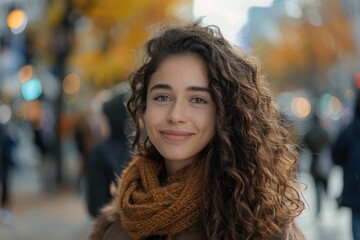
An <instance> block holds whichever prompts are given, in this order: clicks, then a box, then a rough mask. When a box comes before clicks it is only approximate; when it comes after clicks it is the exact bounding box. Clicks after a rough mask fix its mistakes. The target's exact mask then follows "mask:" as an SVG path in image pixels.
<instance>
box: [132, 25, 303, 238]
mask: <svg viewBox="0 0 360 240" xmlns="http://www.w3.org/2000/svg"><path fill="white" fill-rule="evenodd" d="M188 53H191V54H197V55H199V56H200V57H201V58H202V59H203V61H204V62H205V66H206V68H207V76H208V80H209V89H210V94H211V97H212V99H213V101H214V102H215V104H216V111H217V114H216V129H215V136H214V137H213V139H212V140H211V141H210V143H209V144H208V146H207V147H206V149H205V157H204V160H203V163H202V164H203V171H204V172H203V175H204V190H203V196H204V197H203V203H204V209H203V210H204V212H203V218H202V221H203V224H204V229H205V232H206V237H207V239H212V240H215V239H216V240H218V239H231V240H235V239H275V238H278V237H280V238H281V236H282V235H283V234H284V229H285V228H286V226H287V225H288V224H289V223H291V222H292V221H293V220H294V218H295V217H296V216H298V215H299V214H300V213H301V212H302V210H303V208H304V204H303V202H302V200H301V197H300V194H299V190H298V184H297V181H296V179H295V177H294V175H295V167H296V164H297V160H298V155H297V153H296V151H295V148H294V146H293V144H292V143H289V140H288V136H289V134H288V132H287V130H286V129H285V128H284V126H283V124H282V123H281V118H280V114H279V111H278V110H277V107H276V105H275V104H274V100H273V98H272V95H271V93H270V91H269V88H268V87H267V84H266V82H265V81H263V78H262V77H260V76H259V74H258V69H257V64H256V62H255V61H254V59H253V57H251V56H250V55H249V54H246V53H244V52H242V51H241V49H239V48H238V47H236V46H235V45H233V44H231V43H229V42H228V41H227V40H226V39H225V38H224V37H223V36H222V34H221V32H220V30H219V28H218V27H216V26H213V25H211V26H206V27H203V26H201V24H200V23H199V22H195V23H192V24H189V25H185V26H177V27H168V28H166V29H165V30H163V31H162V32H161V33H160V34H158V35H157V36H155V37H153V38H152V39H151V40H149V41H148V42H147V44H146V56H147V57H146V58H145V62H144V64H143V65H142V66H141V67H140V68H139V69H138V70H137V71H136V72H135V73H134V74H133V75H132V76H131V77H130V85H131V90H132V95H131V97H130V99H129V101H128V105H127V106H128V110H129V112H130V114H131V116H132V118H133V120H134V123H135V128H136V132H135V136H134V139H133V150H135V151H136V152H137V153H138V154H140V155H143V156H145V157H148V158H150V159H162V157H161V155H160V154H159V153H158V151H157V150H156V149H155V147H154V146H153V145H152V144H151V142H150V141H149V139H148V138H147V137H146V135H144V134H143V124H144V123H143V115H144V113H145V110H146V97H147V88H148V84H149V80H150V77H151V75H152V74H153V73H154V72H155V71H156V69H157V68H158V66H159V64H160V63H161V62H162V61H163V60H164V59H165V58H166V57H168V56H170V55H174V54H188Z"/></svg>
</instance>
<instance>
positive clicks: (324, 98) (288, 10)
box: [0, 0, 360, 240]
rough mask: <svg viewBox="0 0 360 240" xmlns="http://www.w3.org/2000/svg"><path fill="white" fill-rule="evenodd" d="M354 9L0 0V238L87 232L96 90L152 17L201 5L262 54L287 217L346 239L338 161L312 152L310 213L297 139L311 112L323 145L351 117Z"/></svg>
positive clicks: (317, 1) (104, 130)
mask: <svg viewBox="0 0 360 240" xmlns="http://www.w3.org/2000/svg"><path fill="white" fill-rule="evenodd" d="M359 12H360V2H359V1H358V0H242V1H239V0H141V1H140V0H122V1H118V0H92V1H86V0H2V1H1V2H0V125H1V127H4V129H6V132H7V133H8V135H9V137H10V138H11V139H12V140H13V142H14V144H13V147H12V148H11V151H10V150H9V151H10V152H11V156H12V160H13V167H12V168H10V170H9V194H10V198H9V202H8V203H6V204H4V205H1V206H0V239H1V240H3V239H4V240H22V239H24V240H33V239H34V240H42V239H44V240H47V239H52V240H54V239H55V240H56V239H69V240H72V239H74V240H79V239H86V238H87V236H88V234H89V231H90V229H91V226H92V223H93V220H92V219H91V217H90V215H89V214H88V211H87V207H86V205H85V199H84V195H85V194H84V183H85V180H86V175H87V164H88V161H87V160H88V156H89V153H90V152H91V151H92V150H93V148H94V146H95V145H96V143H98V142H99V141H101V140H103V139H105V138H107V137H108V136H109V125H108V123H107V121H106V119H105V117H104V114H103V112H102V106H103V104H104V102H106V101H108V100H109V99H111V98H112V97H114V96H116V95H117V94H119V92H124V91H127V85H126V84H125V82H126V80H127V79H128V76H129V74H130V73H131V72H132V70H133V69H135V68H136V66H137V65H138V64H139V62H138V61H139V60H138V59H139V57H140V56H142V54H143V49H142V46H143V44H144V43H145V41H146V40H147V39H148V38H149V37H150V36H151V35H152V34H153V33H154V31H153V30H154V27H155V26H157V25H158V24H160V23H162V22H163V21H168V22H172V21H180V22H181V21H189V20H194V19H199V18H201V17H203V18H202V22H203V24H204V25H209V24H215V25H217V26H219V27H220V29H221V30H222V32H223V34H224V37H225V38H227V39H228V40H229V41H231V42H232V43H234V44H235V45H237V46H239V47H240V48H242V49H243V50H244V51H245V52H249V53H252V54H254V55H255V56H256V57H257V58H258V59H259V63H261V68H260V70H261V73H262V74H263V75H264V76H265V77H266V79H267V81H268V83H269V86H270V88H271V89H272V91H273V93H274V97H275V100H276V103H277V104H278V106H279V110H280V112H281V115H282V117H283V118H284V121H286V122H288V123H289V126H290V128H289V130H290V132H291V133H292V136H291V139H289V140H291V141H292V142H294V143H295V144H297V146H299V151H300V154H301V159H300V162H299V169H298V178H299V180H300V181H302V182H303V183H305V186H306V189H305V190H304V192H303V197H304V201H305V202H306V209H305V211H304V212H303V213H302V214H301V215H300V216H299V217H298V218H297V222H298V223H299V226H300V227H301V229H302V230H303V231H304V233H305V234H306V236H307V238H308V239H309V240H352V237H351V225H350V221H351V220H350V219H351V218H350V217H351V216H350V212H349V209H346V208H338V205H337V202H336V199H337V197H339V195H340V193H341V189H342V169H341V168H340V167H338V166H334V165H332V164H331V159H330V158H329V156H328V155H326V154H325V153H321V158H322V159H323V160H324V161H322V162H323V163H325V165H324V166H322V167H321V170H322V171H325V174H326V175H328V191H327V194H326V195H322V197H321V203H322V204H321V211H320V213H319V214H318V215H317V214H316V209H317V205H316V199H317V195H316V187H315V183H314V176H313V175H312V174H311V171H310V169H311V167H310V166H311V161H312V160H311V158H310V156H311V153H309V151H308V150H307V149H306V148H307V146H306V145H305V144H304V139H305V136H306V135H307V133H309V132H311V130H310V129H312V128H311V127H312V126H313V122H312V119H313V118H314V117H317V119H319V125H320V126H321V127H322V128H323V129H324V131H325V132H326V134H327V136H328V143H327V145H326V149H327V150H328V152H329V150H330V149H331V146H332V144H333V143H334V141H335V140H336V138H337V136H338V134H339V131H340V130H341V129H342V128H344V127H345V126H347V125H348V124H349V123H350V122H351V120H352V118H353V107H354V106H353V102H354V98H355V93H356V92H357V91H359V89H360V48H359V45H360V14H359ZM120 114H125V113H123V112H122V113H120ZM0 144H3V143H0ZM9 149H10V148H9ZM325 159H326V161H325ZM0 168H1V170H3V169H5V167H4V166H0ZM0 190H1V191H2V190H3V189H1V188H0Z"/></svg>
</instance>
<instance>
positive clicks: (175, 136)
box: [160, 130, 193, 142]
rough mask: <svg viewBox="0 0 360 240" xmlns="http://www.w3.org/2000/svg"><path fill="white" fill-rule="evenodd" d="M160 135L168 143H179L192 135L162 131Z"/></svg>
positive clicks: (182, 132)
mask: <svg viewBox="0 0 360 240" xmlns="http://www.w3.org/2000/svg"><path fill="white" fill-rule="evenodd" d="M160 133H161V135H162V136H163V137H164V138H165V139H166V140H168V141H174V142H180V141H184V140H186V139H188V138H190V137H191V136H192V135H193V133H190V132H184V131H173V130H162V131H160Z"/></svg>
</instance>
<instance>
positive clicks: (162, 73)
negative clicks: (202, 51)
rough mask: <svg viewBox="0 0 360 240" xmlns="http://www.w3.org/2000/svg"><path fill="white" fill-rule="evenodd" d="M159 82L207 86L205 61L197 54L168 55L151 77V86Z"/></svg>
mask: <svg viewBox="0 0 360 240" xmlns="http://www.w3.org/2000/svg"><path fill="white" fill-rule="evenodd" d="M157 83H166V84H177V85H181V84H182V85H201V86H207V85H208V83H209V81H208V76H207V69H206V66H205V62H204V60H203V59H202V58H201V57H200V56H198V55H196V54H181V55H171V56H168V57H166V58H165V59H164V60H162V61H161V63H160V64H159V66H158V68H157V69H156V71H155V72H154V73H153V74H152V76H151V77H150V82H149V86H151V85H153V84H157Z"/></svg>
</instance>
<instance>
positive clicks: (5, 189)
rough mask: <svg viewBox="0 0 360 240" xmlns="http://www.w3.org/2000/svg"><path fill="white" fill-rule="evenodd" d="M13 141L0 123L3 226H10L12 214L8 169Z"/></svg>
mask: <svg viewBox="0 0 360 240" xmlns="http://www.w3.org/2000/svg"><path fill="white" fill-rule="evenodd" d="M14 143H15V142H14V141H13V139H12V138H11V137H10V136H9V134H8V133H7V131H6V129H5V126H4V125H3V124H2V123H0V184H1V185H0V190H1V199H0V221H1V222H3V223H4V224H5V225H11V223H12V214H11V212H10V194H11V191H10V189H9V187H10V182H9V180H10V178H9V177H10V176H9V172H10V168H11V167H12V166H14V160H13V158H12V148H13V145H14Z"/></svg>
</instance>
